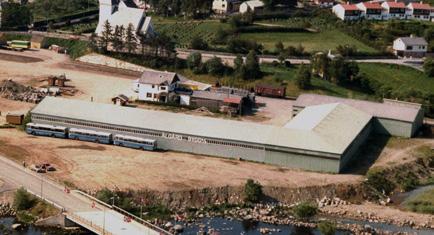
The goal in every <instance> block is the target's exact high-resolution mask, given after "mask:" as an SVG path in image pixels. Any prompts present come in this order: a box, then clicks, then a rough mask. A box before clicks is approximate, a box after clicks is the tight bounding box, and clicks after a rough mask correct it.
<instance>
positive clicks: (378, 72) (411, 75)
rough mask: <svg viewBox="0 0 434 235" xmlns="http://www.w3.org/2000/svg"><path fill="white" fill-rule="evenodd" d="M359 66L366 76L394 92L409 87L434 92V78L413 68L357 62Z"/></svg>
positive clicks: (408, 88) (406, 89)
mask: <svg viewBox="0 0 434 235" xmlns="http://www.w3.org/2000/svg"><path fill="white" fill-rule="evenodd" d="M359 68H360V72H362V73H364V74H365V75H366V76H367V78H369V79H372V80H377V81H379V82H380V83H382V84H384V85H387V86H389V87H391V88H392V89H393V91H394V92H400V91H401V92H402V91H408V90H410V89H414V90H417V91H421V92H424V93H433V92H434V78H430V77H427V76H426V75H425V74H424V73H423V72H421V71H418V70H416V69H413V68H409V67H405V66H399V65H387V64H374V63H359Z"/></svg>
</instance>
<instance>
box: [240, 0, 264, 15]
mask: <svg viewBox="0 0 434 235" xmlns="http://www.w3.org/2000/svg"><path fill="white" fill-rule="evenodd" d="M264 6H265V5H264V3H263V2H262V1H260V0H251V1H247V2H243V3H242V4H241V5H240V13H242V14H244V13H246V12H253V13H258V12H260V11H262V10H263V9H264Z"/></svg>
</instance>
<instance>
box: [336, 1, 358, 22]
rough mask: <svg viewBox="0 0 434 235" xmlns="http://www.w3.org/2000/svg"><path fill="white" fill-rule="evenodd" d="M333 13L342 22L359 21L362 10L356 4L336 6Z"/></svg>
mask: <svg viewBox="0 0 434 235" xmlns="http://www.w3.org/2000/svg"><path fill="white" fill-rule="evenodd" d="M332 12H333V13H334V14H335V15H336V16H337V17H338V18H339V19H341V20H358V19H360V14H361V11H360V9H359V8H358V7H357V6H356V5H354V4H336V5H334V6H333V8H332Z"/></svg>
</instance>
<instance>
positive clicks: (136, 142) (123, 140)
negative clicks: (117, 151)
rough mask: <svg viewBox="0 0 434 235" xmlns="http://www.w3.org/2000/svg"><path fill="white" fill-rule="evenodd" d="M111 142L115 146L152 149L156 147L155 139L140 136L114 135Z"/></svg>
mask: <svg viewBox="0 0 434 235" xmlns="http://www.w3.org/2000/svg"><path fill="white" fill-rule="evenodd" d="M113 144H114V145H117V146H124V147H129V148H135V149H143V150H149V151H154V150H155V148H156V147H157V144H156V141H155V140H151V139H144V138H140V137H134V136H127V135H115V136H114V137H113Z"/></svg>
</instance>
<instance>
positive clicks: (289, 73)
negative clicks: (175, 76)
mask: <svg viewBox="0 0 434 235" xmlns="http://www.w3.org/2000/svg"><path fill="white" fill-rule="evenodd" d="M297 69H298V66H293V67H291V68H289V69H288V68H283V67H280V66H279V67H274V66H272V65H267V64H264V65H261V70H262V71H263V72H264V73H265V76H264V77H263V78H261V79H257V80H251V81H249V80H247V81H246V80H242V79H234V78H232V77H227V76H226V77H222V78H217V77H214V76H211V75H207V74H204V75H196V74H193V73H192V72H191V71H190V70H182V71H178V72H179V73H181V74H183V75H184V76H186V77H188V78H191V79H193V80H196V81H201V82H205V83H209V84H215V83H216V82H217V81H219V82H220V83H221V84H222V85H226V86H234V87H240V88H245V89H250V88H252V87H254V86H255V85H256V84H269V85H281V84H284V85H286V93H287V96H298V95H299V94H300V93H316V94H324V95H332V96H340V97H349V98H359V99H373V97H372V96H369V95H366V94H364V93H361V92H358V91H353V90H350V89H347V88H344V87H340V86H337V85H335V84H333V83H330V82H328V81H324V80H322V79H319V78H313V79H312V86H313V87H312V88H311V89H309V90H300V89H298V87H297V85H296V84H295V76H296V73H297Z"/></svg>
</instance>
